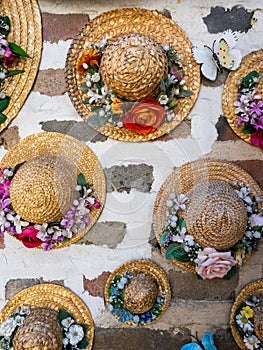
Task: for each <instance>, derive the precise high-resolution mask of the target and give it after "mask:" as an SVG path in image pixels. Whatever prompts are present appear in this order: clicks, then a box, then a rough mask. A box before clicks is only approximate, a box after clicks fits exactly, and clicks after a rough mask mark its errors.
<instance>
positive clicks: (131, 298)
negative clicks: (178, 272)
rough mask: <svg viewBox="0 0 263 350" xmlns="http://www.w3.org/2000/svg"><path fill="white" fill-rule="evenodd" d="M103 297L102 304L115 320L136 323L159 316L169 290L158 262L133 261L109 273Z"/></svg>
mask: <svg viewBox="0 0 263 350" xmlns="http://www.w3.org/2000/svg"><path fill="white" fill-rule="evenodd" d="M104 296H105V303H106V305H108V308H109V309H110V310H111V312H112V314H113V315H114V316H115V317H116V318H117V319H118V320H119V321H121V322H124V323H126V324H129V325H136V326H139V325H143V324H145V323H149V322H152V321H153V320H156V319H157V318H159V317H160V316H161V314H162V313H163V312H164V311H165V310H166V308H167V306H168V303H169V300H170V297H171V291H170V286H169V282H168V279H167V276H166V274H165V272H164V271H163V270H162V269H161V268H160V267H159V266H158V265H156V264H155V263H153V262H151V261H147V260H133V261H130V262H127V263H125V264H123V265H121V266H120V267H119V268H117V269H116V270H115V271H113V272H112V274H111V275H110V276H109V278H108V280H107V283H106V286H105V291H104Z"/></svg>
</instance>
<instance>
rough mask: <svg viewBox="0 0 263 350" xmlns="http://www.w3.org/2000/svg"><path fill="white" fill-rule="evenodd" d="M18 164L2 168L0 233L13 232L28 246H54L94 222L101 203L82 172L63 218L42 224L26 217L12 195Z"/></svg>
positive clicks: (0, 175) (0, 182)
mask: <svg viewBox="0 0 263 350" xmlns="http://www.w3.org/2000/svg"><path fill="white" fill-rule="evenodd" d="M18 167H19V165H18V166H16V167H14V168H11V167H6V168H3V169H0V235H1V234H3V232H5V231H7V232H10V233H11V234H12V235H14V236H15V237H16V238H17V239H19V240H21V241H22V243H23V244H24V245H25V246H26V247H27V248H35V247H38V246H41V247H42V248H43V249H44V250H50V249H52V248H53V247H54V246H55V245H56V244H58V243H61V242H66V241H68V240H69V239H70V238H72V237H73V236H75V235H76V234H77V232H78V230H80V229H84V228H85V227H86V226H87V225H88V224H89V223H90V217H89V214H90V212H91V210H92V209H99V208H100V206H101V204H100V202H98V201H97V199H96V196H95V194H94V192H93V189H92V185H91V184H89V183H87V181H86V180H85V177H84V175H83V174H82V173H80V174H79V175H78V180H77V183H78V184H77V186H76V195H77V198H76V199H75V200H74V201H73V203H72V206H71V207H70V208H69V210H68V211H67V212H66V213H65V215H64V216H63V217H62V218H61V219H60V221H58V222H51V223H43V224H42V225H37V224H34V223H30V222H27V221H23V219H22V218H21V217H20V216H19V215H18V214H17V213H16V212H15V211H14V209H13V207H12V203H11V199H10V185H11V181H12V178H13V176H14V174H15V172H16V170H17V169H18Z"/></svg>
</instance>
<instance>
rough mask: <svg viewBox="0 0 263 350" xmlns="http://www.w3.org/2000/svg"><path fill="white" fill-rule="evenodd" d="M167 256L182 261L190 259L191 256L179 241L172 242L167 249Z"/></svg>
mask: <svg viewBox="0 0 263 350" xmlns="http://www.w3.org/2000/svg"><path fill="white" fill-rule="evenodd" d="M165 257H166V259H176V260H178V261H181V262H187V261H190V258H189V256H188V255H187V254H186V252H184V251H183V250H182V248H181V244H179V243H172V244H170V245H169V246H168V248H167V249H166V254H165Z"/></svg>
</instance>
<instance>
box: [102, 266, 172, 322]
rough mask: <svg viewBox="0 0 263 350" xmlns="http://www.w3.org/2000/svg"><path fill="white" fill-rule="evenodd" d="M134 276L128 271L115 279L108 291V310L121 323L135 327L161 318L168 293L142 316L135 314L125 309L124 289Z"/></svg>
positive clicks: (158, 299)
mask: <svg viewBox="0 0 263 350" xmlns="http://www.w3.org/2000/svg"><path fill="white" fill-rule="evenodd" d="M132 278H133V275H132V274H131V273H130V271H126V272H125V273H124V274H123V275H117V276H115V277H114V279H113V281H112V283H111V284H110V286H109V289H108V296H109V298H108V301H109V303H110V304H108V309H109V310H110V311H111V313H112V314H113V315H114V316H116V317H117V318H118V320H119V322H128V321H129V323H131V324H133V325H134V326H142V325H144V324H145V323H150V322H152V321H153V320H155V319H156V318H157V317H159V316H160V315H161V313H162V307H163V305H164V304H165V299H166V293H165V292H163V293H161V295H160V296H158V297H157V299H156V302H155V304H154V305H153V306H152V308H151V309H150V310H149V311H147V312H144V313H142V314H135V313H133V312H131V311H129V310H127V309H125V308H124V287H125V286H126V285H127V284H129V282H130V280H131V279H132Z"/></svg>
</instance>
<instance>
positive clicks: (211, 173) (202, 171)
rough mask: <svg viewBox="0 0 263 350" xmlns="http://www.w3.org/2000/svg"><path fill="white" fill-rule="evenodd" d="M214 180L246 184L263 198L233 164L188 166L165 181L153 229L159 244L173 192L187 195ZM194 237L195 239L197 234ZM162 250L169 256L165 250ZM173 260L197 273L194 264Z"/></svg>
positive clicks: (213, 162) (205, 162)
mask: <svg viewBox="0 0 263 350" xmlns="http://www.w3.org/2000/svg"><path fill="white" fill-rule="evenodd" d="M210 180H221V181H225V182H226V183H228V184H232V182H233V181H234V180H237V181H238V182H241V181H242V182H243V183H244V184H245V185H246V184H249V185H250V187H251V189H252V192H253V194H254V195H258V196H261V190H260V187H259V186H258V184H257V183H256V181H255V180H254V179H253V178H252V177H251V176H250V175H249V174H248V173H247V172H246V171H244V170H243V169H242V168H240V167H238V166H236V165H234V164H232V163H230V162H224V161H218V160H213V159H203V160H197V161H194V162H190V163H187V164H184V165H183V166H181V167H179V168H177V169H176V170H175V171H174V172H173V173H172V174H171V175H170V176H169V177H168V178H167V179H166V180H165V182H164V183H163V185H162V187H161V188H160V191H159V192H158V195H157V198H156V201H155V204H154V210H153V229H154V233H155V235H156V238H157V240H158V242H159V241H160V237H161V235H162V232H163V223H164V222H165V220H166V210H167V205H166V201H167V199H168V198H169V195H170V193H171V192H176V193H178V194H179V193H183V194H186V193H188V192H189V191H191V190H192V189H193V188H194V187H195V186H197V185H199V184H201V183H203V182H206V181H210ZM204 209H205V208H204ZM207 214H208V212H207ZM204 215H205V210H204ZM193 236H194V237H195V234H193ZM162 251H163V254H165V249H164V248H162ZM247 257H248V256H247ZM172 261H173V262H174V263H175V264H177V265H178V266H180V267H181V268H183V269H184V270H186V271H190V272H193V273H195V270H194V266H192V265H191V264H190V263H183V262H179V261H177V260H176V259H172Z"/></svg>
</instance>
